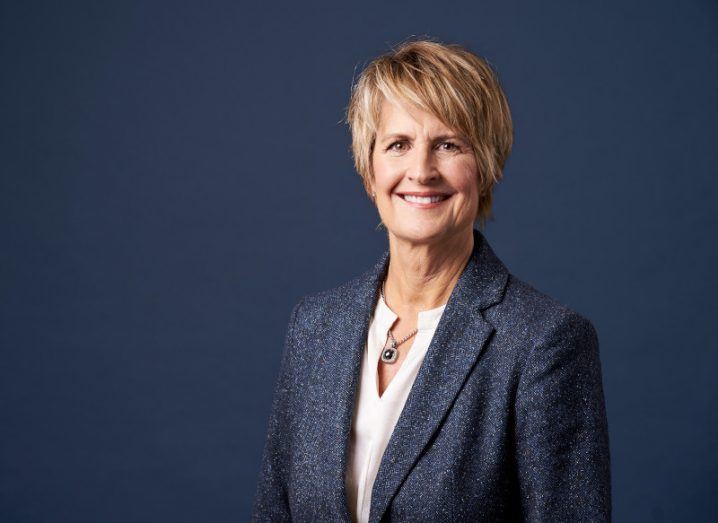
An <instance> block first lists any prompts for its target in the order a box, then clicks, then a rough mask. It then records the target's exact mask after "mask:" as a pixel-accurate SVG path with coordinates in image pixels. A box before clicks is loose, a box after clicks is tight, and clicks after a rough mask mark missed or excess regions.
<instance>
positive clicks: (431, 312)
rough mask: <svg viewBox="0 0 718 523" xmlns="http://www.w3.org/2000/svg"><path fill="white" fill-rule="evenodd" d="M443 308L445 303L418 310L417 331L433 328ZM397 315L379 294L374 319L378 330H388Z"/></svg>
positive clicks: (437, 322) (439, 318)
mask: <svg viewBox="0 0 718 523" xmlns="http://www.w3.org/2000/svg"><path fill="white" fill-rule="evenodd" d="M445 308H446V303H445V304H444V305H440V306H439V307H435V308H433V309H428V310H425V311H419V315H418V319H417V324H416V327H417V329H418V330H419V331H427V330H431V329H435V328H436V326H437V325H438V324H439V320H441V313H442V312H444V309H445ZM398 317H399V316H398V315H397V314H396V313H395V312H394V311H393V310H391V309H390V308H389V306H388V305H387V304H386V302H385V301H384V299H383V298H382V297H381V295H379V301H378V302H377V308H376V321H377V322H378V325H379V328H380V332H386V331H388V330H389V327H391V326H392V325H393V324H394V321H396V319H397V318H398Z"/></svg>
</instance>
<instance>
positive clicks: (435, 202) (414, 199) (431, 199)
mask: <svg viewBox="0 0 718 523" xmlns="http://www.w3.org/2000/svg"><path fill="white" fill-rule="evenodd" d="M395 194H396V195H397V196H398V197H399V198H401V199H402V200H404V201H405V202H407V203H408V204H410V205H411V206H412V207H418V208H420V209H428V208H433V207H438V206H439V205H441V204H442V203H443V202H445V201H446V200H448V199H449V198H451V196H452V195H451V194H448V193H442V192H423V193H420V192H404V193H395Z"/></svg>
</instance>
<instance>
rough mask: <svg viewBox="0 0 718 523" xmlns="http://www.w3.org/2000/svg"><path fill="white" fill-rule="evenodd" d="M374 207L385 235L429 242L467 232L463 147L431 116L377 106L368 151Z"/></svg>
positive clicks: (469, 153)
mask: <svg viewBox="0 0 718 523" xmlns="http://www.w3.org/2000/svg"><path fill="white" fill-rule="evenodd" d="M372 167H373V172H374V180H373V184H372V189H373V190H374V191H375V192H376V205H377V209H378V211H379V215H380V216H381V219H382V222H383V223H384V225H385V226H386V228H387V230H388V231H389V234H392V235H394V236H395V237H397V238H399V239H402V240H405V241H409V242H411V243H434V242H441V241H442V240H448V239H449V238H451V237H454V236H456V235H463V234H467V233H469V234H471V231H472V230H473V224H474V220H475V218H476V210H477V207H478V198H479V194H478V192H479V191H478V178H477V171H476V169H477V167H476V159H475V157H474V153H473V150H472V148H471V146H470V145H469V143H468V142H467V141H466V140H465V139H463V138H462V137H461V136H460V135H459V134H458V133H457V132H455V131H454V130H452V129H450V128H449V127H447V126H446V125H444V124H443V123H442V122H441V120H439V119H438V118H436V117H435V116H434V115H432V114H431V113H428V112H426V111H423V110H421V109H418V108H415V107H412V106H409V105H407V104H404V103H401V104H395V103H393V102H390V101H388V100H386V99H385V100H384V101H383V102H382V108H381V121H380V125H379V129H378V130H377V135H376V142H375V145H374V151H373V153H372Z"/></svg>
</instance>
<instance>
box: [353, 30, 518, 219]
mask: <svg viewBox="0 0 718 523" xmlns="http://www.w3.org/2000/svg"><path fill="white" fill-rule="evenodd" d="M383 99H387V100H392V99H401V100H404V101H407V102H409V103H410V104H412V105H414V106H417V107H419V108H420V109H423V110H425V111H427V112H429V113H431V114H433V115H434V116H436V117H437V118H439V119H440V120H441V121H442V122H443V123H444V124H445V125H447V126H448V127H450V128H451V129H453V130H455V131H457V132H459V133H461V134H462V135H463V136H464V137H465V138H466V139H467V140H468V141H469V143H470V144H471V146H472V148H473V151H474V155H475V157H476V164H477V167H478V169H477V170H478V173H477V174H478V185H479V205H478V209H477V210H476V219H477V220H479V221H480V225H481V227H484V226H485V224H486V220H487V219H489V218H491V217H492V213H491V201H492V190H493V187H494V185H495V184H496V182H498V181H499V180H500V179H501V176H502V171H503V168H504V164H505V163H506V159H507V158H508V156H509V154H510V153H511V145H512V143H513V124H512V121H511V113H510V112H509V105H508V102H507V100H506V95H505V94H504V92H503V90H502V89H501V85H500V84H499V80H498V78H497V76H496V74H495V73H494V71H493V70H492V68H491V66H490V65H489V64H488V63H487V62H486V60H484V59H483V58H481V57H479V56H477V55H475V54H474V53H472V52H471V51H469V50H468V49H466V48H465V47H463V46H461V45H458V44H442V43H438V42H435V41H432V40H426V39H422V40H414V41H405V42H404V43H402V44H400V45H399V46H397V47H395V48H394V49H392V50H391V51H390V52H388V53H386V54H383V55H381V56H379V57H377V58H375V59H374V60H372V61H371V62H370V63H369V65H368V66H367V67H366V68H365V69H364V71H363V72H362V73H361V75H360V76H359V79H358V80H357V81H356V83H355V84H354V85H353V86H352V93H351V99H350V102H349V106H348V107H347V112H346V123H348V124H349V127H350V130H351V135H352V154H353V157H354V165H355V167H356V170H357V172H358V173H359V175H360V176H361V178H362V181H363V184H364V189H365V190H366V192H367V194H369V195H370V192H371V182H372V180H373V178H374V175H373V172H372V162H371V156H372V153H373V151H374V143H375V140H376V132H377V129H378V127H379V121H380V117H381V114H380V111H381V104H382V101H383Z"/></svg>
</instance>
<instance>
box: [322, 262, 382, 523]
mask: <svg viewBox="0 0 718 523" xmlns="http://www.w3.org/2000/svg"><path fill="white" fill-rule="evenodd" d="M388 261H389V251H388V250H386V251H384V253H383V254H382V255H381V256H380V258H379V260H378V261H377V262H376V264H375V265H374V266H373V267H372V268H370V269H369V270H368V271H366V272H365V273H364V274H362V275H360V276H358V277H357V278H355V279H354V280H352V281H350V282H348V283H346V284H344V285H342V286H341V287H340V288H339V289H338V290H339V296H338V299H337V301H336V302H335V308H334V310H332V316H333V317H334V318H336V321H332V322H331V323H330V324H329V325H328V329H327V336H326V338H325V347H326V352H325V354H324V355H323V356H320V358H319V361H318V362H317V364H316V366H315V369H314V374H315V376H314V377H313V379H312V380H311V382H312V383H316V384H320V385H321V389H322V393H321V394H320V395H319V396H318V398H320V399H319V401H320V402H321V403H322V405H320V406H318V407H317V409H316V410H315V412H321V413H322V414H321V417H319V418H317V419H314V420H310V421H309V422H310V423H314V424H315V425H316V427H317V428H318V430H320V431H321V437H320V438H319V440H318V441H321V442H323V447H322V448H318V449H314V451H313V452H312V453H313V454H314V456H313V459H316V460H317V465H318V466H319V473H318V474H317V476H316V477H315V483H314V485H315V487H316V488H319V486H320V485H322V484H326V486H327V490H326V491H325V495H326V496H327V497H326V498H325V502H326V503H329V504H332V505H333V506H334V509H333V510H331V513H332V514H336V515H339V517H340V520H341V521H344V522H347V523H348V522H349V521H350V515H349V509H348V504H347V495H346V485H345V474H346V470H347V453H348V444H349V440H350V434H351V432H350V431H351V423H352V415H353V413H354V402H355V398H356V389H357V387H358V381H359V377H360V367H361V361H362V357H363V355H364V348H365V344H366V339H367V335H368V331H369V322H370V321H371V317H372V314H373V312H374V306H375V304H376V300H377V298H378V293H379V286H380V283H381V281H382V280H383V279H384V275H385V274H386V269H387V267H388ZM325 482H328V483H325Z"/></svg>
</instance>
